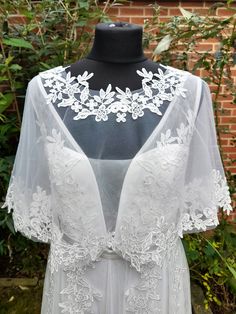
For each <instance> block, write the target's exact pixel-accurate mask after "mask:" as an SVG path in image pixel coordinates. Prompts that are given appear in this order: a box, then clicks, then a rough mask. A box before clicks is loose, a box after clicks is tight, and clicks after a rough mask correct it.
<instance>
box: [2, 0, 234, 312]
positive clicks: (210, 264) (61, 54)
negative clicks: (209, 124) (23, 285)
mask: <svg viewBox="0 0 236 314" xmlns="http://www.w3.org/2000/svg"><path fill="white" fill-rule="evenodd" d="M125 2H126V1H125V0H120V1H119V2H118V1H115V0H114V1H109V0H107V1H106V2H105V3H103V6H102V7H100V6H99V5H98V2H97V1H96V0H94V1H91V0H76V1H71V0H60V1H51V0H41V1H33V0H31V1H30V0H13V1H8V2H7V1H3V0H0V12H1V14H0V25H1V26H0V27H1V29H0V49H1V50H0V195H1V196H2V197H3V196H4V195H5V193H6V187H7V185H8V180H9V177H10V173H11V169H12V165H13V162H14V156H15V152H16V151H15V150H16V147H17V143H18V141H19V132H20V127H21V117H22V111H23V103H24V95H25V90H26V86H27V83H28V81H29V80H30V79H31V78H32V77H33V76H34V75H36V74H38V72H40V71H43V70H45V69H48V68H52V67H55V66H57V65H65V64H70V63H73V62H75V61H76V60H79V59H81V58H83V57H84V56H85V55H86V54H87V52H88V50H89V48H90V45H91V42H92V34H93V28H94V27H95V26H94V25H95V24H97V23H99V22H109V21H111V19H110V18H111V15H109V17H108V14H107V13H108V10H109V8H111V7H113V6H115V5H119V4H121V3H125ZM231 2H232V1H231V0H228V1H227V3H226V5H225V4H224V3H222V2H220V3H214V5H213V6H212V10H211V11H212V15H214V10H216V9H217V8H218V7H219V6H221V7H225V6H226V7H227V8H228V9H231V10H232V16H230V17H228V18H221V19H220V18H216V17H214V16H213V17H212V16H205V17H202V16H199V15H198V14H195V13H193V12H189V11H186V10H184V9H183V8H180V12H181V13H182V16H174V17H172V18H170V20H169V22H160V21H159V16H160V12H161V7H160V6H159V5H157V4H156V3H154V4H153V5H152V7H153V8H154V15H153V17H152V18H150V19H149V20H148V19H147V20H146V21H145V23H144V36H143V38H144V40H143V45H144V48H148V47H149V45H150V43H151V42H152V41H157V42H158V43H159V44H158V45H157V47H156V49H155V50H154V52H153V60H154V61H158V60H160V59H161V62H162V63H163V64H169V65H173V66H176V67H178V68H181V69H184V70H187V71H189V72H192V73H193V74H195V73H196V71H198V70H199V69H203V70H204V71H205V72H204V73H206V75H205V77H203V78H204V79H205V80H206V81H207V82H208V83H210V85H213V86H214V87H215V88H214V91H213V94H214V111H215V117H216V119H215V121H216V127H217V135H218V138H219V144H221V136H222V134H223V133H229V134H230V132H229V130H228V129H227V128H226V127H222V126H219V118H220V116H221V115H223V114H224V110H223V109H222V108H221V107H220V101H221V100H222V99H224V98H223V97H224V95H223V90H222V86H223V85H224V84H225V86H226V89H225V90H226V91H227V95H228V96H231V97H232V103H233V104H236V88H235V86H234V85H233V83H232V82H233V79H232V75H231V69H232V67H233V66H234V65H235V60H236V57H235V55H236V53H235V49H236V48H235V43H236V34H235V26H236V21H235V13H236V12H235V9H233V8H231V7H230V4H231ZM16 8H17V9H16ZM12 14H19V15H20V16H21V18H20V21H19V17H18V21H17V23H15V24H13V23H12V17H11V15H12ZM210 39H214V40H217V41H218V43H219V49H218V51H217V52H216V53H215V54H212V52H211V51H210V50H209V51H206V52H200V51H199V43H200V42H207V41H208V40H210ZM225 90H224V91H225ZM11 108H13V111H11V110H10V109H11ZM6 112H7V114H6ZM232 145H235V139H234V136H233V134H232ZM228 161H230V163H229V165H230V164H232V165H234V163H235V160H233V159H231V160H230V159H229V158H228ZM226 174H227V179H228V182H229V184H230V192H231V195H232V196H234V194H235V190H236V176H235V175H234V174H231V173H230V171H226ZM2 197H1V198H2ZM220 215H221V223H220V225H219V226H218V227H217V228H216V229H215V230H213V231H211V232H206V233H198V234H191V235H190V234H189V235H185V237H184V239H183V244H184V247H185V250H186V254H187V258H188V262H189V266H190V271H191V278H192V280H194V281H197V282H198V283H199V284H200V285H201V286H202V287H203V288H204V291H205V298H206V300H205V302H206V303H205V304H206V307H208V306H210V307H211V308H212V309H214V313H220V312H222V311H223V312H224V313H230V311H231V312H232V311H234V310H235V301H236V300H235V294H236V292H235V289H236V288H235V280H236V279H235V271H236V265H235V264H236V261H235V255H234V251H235V225H233V224H231V223H229V222H227V221H226V217H225V214H224V213H223V212H222V211H221V212H220ZM0 237H1V238H0V255H2V258H1V260H2V261H3V265H8V264H9V267H7V271H6V273H7V274H8V275H9V276H11V275H28V276H32V275H35V274H37V275H38V276H41V275H42V274H43V273H44V271H45V262H46V259H47V253H48V247H47V245H44V244H37V243H34V242H33V241H30V240H27V239H25V238H23V237H22V236H21V235H20V234H18V233H15V231H14V226H13V223H12V217H11V214H8V213H6V211H5V209H1V211H0ZM11 272H14V274H13V273H11ZM6 273H5V274H6ZM0 275H3V274H0Z"/></svg>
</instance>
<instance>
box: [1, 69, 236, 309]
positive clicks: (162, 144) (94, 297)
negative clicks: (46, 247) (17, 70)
mask: <svg viewBox="0 0 236 314" xmlns="http://www.w3.org/2000/svg"><path fill="white" fill-rule="evenodd" d="M143 73H144V76H143V82H146V83H150V86H151V87H149V88H148V87H146V90H145V85H144V89H143V91H139V93H140V94H139V95H137V96H138V97H139V98H138V99H139V100H140V106H141V108H143V113H144V114H145V112H146V111H148V110H150V108H152V109H153V110H154V109H155V108H156V110H158V108H159V107H158V106H157V104H158V101H162V100H163V99H164V100H165V101H167V102H168V108H167V109H166V111H165V113H164V114H163V116H162V118H161V120H160V122H159V123H158V125H157V126H156V127H155V129H154V130H153V132H152V133H151V134H150V136H149V137H148V138H147V140H146V141H145V143H144V144H143V145H142V147H141V148H140V150H139V151H138V152H137V153H136V154H135V156H134V158H132V159H126V160H118V159H117V160H108V159H107V160H106V159H100V158H99V156H102V155H103V154H102V152H103V149H104V148H105V145H106V140H107V139H106V138H104V145H100V147H99V148H100V149H99V150H97V156H94V158H89V157H88V156H87V155H86V153H85V152H84V151H83V150H82V148H81V147H80V145H79V144H78V142H77V141H76V140H75V137H74V136H73V135H74V134H73V133H71V132H70V131H69V129H68V128H67V126H66V124H65V123H64V121H63V120H64V118H65V117H64V118H63V117H60V116H59V114H58V112H57V110H56V105H58V104H59V103H60V104H61V106H64V107H67V109H68V110H66V111H65V113H66V114H67V118H68V117H71V119H73V114H74V113H75V108H74V110H73V111H74V112H73V111H72V110H70V109H71V106H72V105H73V104H74V105H75V102H76V101H78V100H79V101H82V98H81V97H83V101H84V103H85V102H86V101H90V104H91V103H92V102H91V99H93V100H95V101H96V98H94V97H93V95H90V94H89V91H90V90H89V89H88V87H89V85H88V82H87V81H86V75H85V76H84V78H83V79H81V77H80V78H78V80H77V81H75V80H74V79H73V78H71V77H70V75H68V74H67V73H66V71H65V68H63V67H57V68H54V69H51V70H49V71H45V72H42V73H40V74H39V75H37V76H35V77H34V78H33V79H32V80H31V81H30V82H29V84H28V88H27V92H26V99H25V106H24V112H23V120H22V127H21V134H20V141H19V145H18V148H17V153H16V157H15V162H14V166H13V169H12V173H11V177H10V182H9V187H8V191H7V195H6V201H5V203H4V205H3V206H2V207H6V206H8V210H9V211H10V210H11V209H13V220H14V226H15V229H16V230H17V231H19V232H21V233H22V234H23V235H24V236H26V237H28V238H30V239H32V240H33V241H38V242H44V243H49V244H50V254H49V260H48V265H47V273H46V277H45V285H44V297H43V302H42V313H57V314H58V313H90V311H92V310H93V311H94V313H109V314H118V313H119V314H120V313H126V312H127V313H140V314H141V313H171V314H172V313H191V300H190V285H189V270H188V266H187V262H186V257H185V254H184V250H183V247H182V243H181V237H183V234H185V233H194V232H200V231H204V230H208V229H212V228H215V227H216V226H217V225H218V224H219V220H218V216H217V213H218V211H219V208H223V210H224V211H226V212H227V213H228V214H229V213H230V211H231V210H232V207H231V199H230V195H229V187H228V185H227V181H226V177H225V173H224V169H223V163H222V160H221V157H220V152H219V146H218V144H217V137H216V128H215V122H214V114H213V107H212V100H211V94H210V89H209V86H208V85H207V83H206V82H205V81H203V80H202V79H201V78H199V77H197V76H195V75H192V74H190V73H188V72H185V71H180V70H177V69H175V68H172V67H167V71H166V73H165V74H163V73H159V77H158V81H159V82H161V84H162V85H160V83H156V84H157V85H155V82H154V81H153V79H154V77H150V76H148V75H147V74H148V73H147V72H145V71H144V72H143ZM149 74H150V73H149ZM145 75H146V76H145ZM177 81H178V84H177V83H176V82H177ZM74 82H77V85H76V86H74V87H73V84H74ZM78 82H83V84H84V86H85V87H87V90H85V91H84V92H83V94H82V92H78V88H79V87H80V86H82V85H83V84H81V85H80V84H78ZM86 83H87V85H86ZM158 84H159V85H158ZM163 84H164V85H163ZM165 84H166V86H165ZM163 86H164V88H163ZM70 87H71V88H70ZM157 87H158V88H159V89H158V88H157ZM73 88H74V89H73ZM82 90H83V88H82V89H81V91H82ZM154 90H155V91H159V92H160V95H162V98H160V97H159V98H158V96H156V98H154V97H153V91H154ZM75 91H77V93H75ZM109 92H111V90H110V89H109V88H108V89H107V93H108V94H109ZM126 92H128V93H129V92H130V91H127V90H126ZM135 92H136V91H134V92H133V94H132V92H131V94H132V95H133V96H134V94H135ZM81 95H83V96H81ZM117 95H122V97H123V99H124V97H125V95H124V94H122V93H119V92H117V94H116V96H117ZM129 95H130V94H129ZM144 95H145V97H143V96H144ZM157 95H158V93H157ZM100 96H101V94H100ZM113 96H114V95H113ZM137 96H136V99H137ZM86 97H87V98H86ZM97 97H98V96H97ZM122 97H121V98H120V102H121V101H122V100H121V99H122ZM154 99H155V101H154ZM63 100H64V102H63ZM97 101H98V99H97ZM110 105H112V102H111V103H110ZM145 105H146V107H145ZM148 106H149V107H148ZM87 108H90V111H89V112H90V113H91V112H93V114H91V116H90V117H89V118H94V111H93V110H94V107H88V106H87ZM114 108H115V107H113V109H112V110H113V111H114V110H115V109H114ZM117 108H118V107H117V105H116V109H117ZM78 110H79V109H78V107H77V113H78ZM140 110H141V111H142V109H140ZM145 110H146V111H145ZM118 111H119V110H118ZM118 111H117V112H118ZM85 112H86V113H88V111H84V113H85ZM139 112H140V111H139ZM72 113H73V114H72ZM84 113H83V112H82V113H81V114H84ZM119 113H120V114H119V115H117V117H118V120H119V119H120V120H122V119H123V120H124V115H121V112H119ZM126 113H127V116H126V117H127V118H128V115H129V112H128V111H127V112H126ZM108 116H109V119H110V118H112V111H110V112H109V115H108ZM108 116H107V117H108ZM136 118H141V114H140V117H136ZM74 121H75V122H77V123H80V122H82V121H77V120H74ZM83 121H85V120H83ZM118 122H119V121H118ZM97 123H99V121H97ZM115 123H116V122H114V124H115ZM120 123H125V122H124V121H123V122H122V121H120ZM83 136H84V134H81V137H83ZM107 136H109V132H107ZM102 140H103V139H102ZM124 143H125V139H124ZM127 144H128V143H127ZM124 149H126V145H124Z"/></svg>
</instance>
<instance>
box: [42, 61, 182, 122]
mask: <svg viewBox="0 0 236 314" xmlns="http://www.w3.org/2000/svg"><path fill="white" fill-rule="evenodd" d="M64 69H66V68H63V67H62V66H60V67H56V68H54V69H50V70H47V71H44V72H41V73H40V74H39V75H40V76H41V78H42V79H43V80H44V81H43V85H44V87H45V88H49V93H48V95H47V102H48V103H57V106H58V107H67V106H70V108H71V109H72V110H73V111H74V112H75V113H77V115H76V116H74V117H73V119H74V120H78V119H85V118H87V117H88V116H91V115H94V116H95V120H96V121H97V122H98V121H107V120H108V116H109V114H111V113H114V114H116V121H117V122H125V121H126V115H127V113H130V114H131V115H132V118H133V119H137V118H139V117H142V116H143V115H144V111H143V110H144V109H149V110H150V111H151V112H154V113H156V114H158V115H162V113H161V111H160V110H159V107H160V106H161V105H162V104H163V102H164V100H168V101H172V100H173V98H174V97H175V96H176V95H181V96H182V97H186V94H185V92H186V91H187V90H186V89H185V88H183V84H184V81H185V78H186V76H184V75H182V74H179V73H177V72H175V71H171V72H169V71H167V72H164V73H163V71H162V70H161V69H158V73H153V72H152V71H149V72H147V70H146V69H145V68H142V71H140V70H137V71H136V72H137V74H138V75H140V76H141V77H143V79H142V87H143V88H142V90H141V92H135V93H133V92H132V91H131V90H130V89H129V88H128V87H127V88H126V89H125V91H123V90H122V89H120V88H119V87H116V92H115V91H112V90H111V89H112V86H111V84H108V86H107V88H106V89H105V90H104V89H102V88H101V89H100V90H99V95H90V92H89V83H88V82H87V80H88V79H90V78H91V77H92V76H93V75H94V73H89V74H88V71H85V72H84V73H83V75H82V76H81V75H78V76H77V77H75V76H71V72H70V71H69V72H68V73H67V74H66V77H65V78H64V77H63V75H62V72H63V70H64ZM155 90H156V91H157V92H158V93H157V94H155ZM115 98H116V99H117V100H115Z"/></svg>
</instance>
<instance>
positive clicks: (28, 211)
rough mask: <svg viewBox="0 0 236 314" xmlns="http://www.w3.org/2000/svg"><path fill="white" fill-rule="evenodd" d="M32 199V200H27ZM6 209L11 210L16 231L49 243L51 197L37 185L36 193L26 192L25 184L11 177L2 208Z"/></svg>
mask: <svg viewBox="0 0 236 314" xmlns="http://www.w3.org/2000/svg"><path fill="white" fill-rule="evenodd" d="M27 196H29V197H32V200H30V199H29V198H27ZM6 206H7V207H8V212H10V211H11V209H13V213H12V215H13V220H14V227H15V230H16V231H20V232H21V233H22V234H23V235H24V236H26V237H28V238H29V239H32V240H39V241H42V242H50V241H51V233H52V212H51V195H47V194H46V191H45V190H43V189H42V187H40V186H39V185H37V186H36V191H32V190H30V189H28V190H26V188H25V183H24V181H23V180H21V179H20V178H18V179H16V178H15V176H14V175H12V182H11V183H10V185H9V187H8V193H7V195H6V200H5V202H4V204H3V205H2V208H3V207H6Z"/></svg>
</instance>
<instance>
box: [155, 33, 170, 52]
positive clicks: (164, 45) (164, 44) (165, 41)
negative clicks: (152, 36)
mask: <svg viewBox="0 0 236 314" xmlns="http://www.w3.org/2000/svg"><path fill="white" fill-rule="evenodd" d="M171 40H172V37H171V36H170V35H169V34H168V35H166V36H165V37H163V38H162V40H161V41H160V42H159V44H158V45H157V47H156V49H155V50H154V52H153V53H154V54H155V55H159V54H160V53H162V51H165V50H168V49H169V47H170V44H171Z"/></svg>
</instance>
